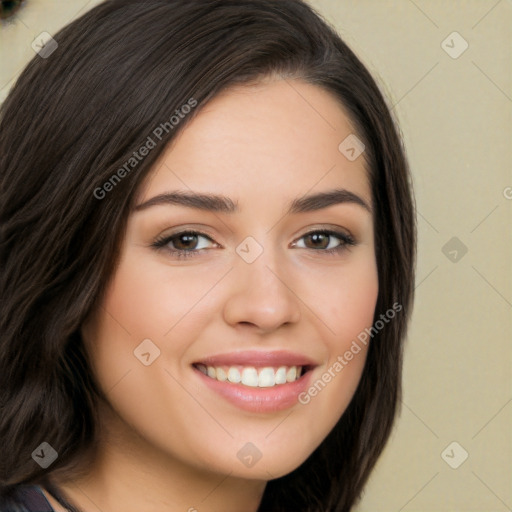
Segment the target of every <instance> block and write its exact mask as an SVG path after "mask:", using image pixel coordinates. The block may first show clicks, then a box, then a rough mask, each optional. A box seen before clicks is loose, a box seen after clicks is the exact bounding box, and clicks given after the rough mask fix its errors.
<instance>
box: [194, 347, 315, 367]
mask: <svg viewBox="0 0 512 512" xmlns="http://www.w3.org/2000/svg"><path fill="white" fill-rule="evenodd" d="M194 364H204V365H206V366H235V365H240V366H316V365H317V363H315V361H313V360H312V359H310V358H309V357H307V356H304V355H302V354H298V353H295V352H290V351H288V350H273V351H262V350H246V351H243V352H229V353H226V354H217V355H213V356H208V357H205V358H203V359H201V360H200V361H196V362H195V363H194Z"/></svg>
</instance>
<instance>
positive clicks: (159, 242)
mask: <svg viewBox="0 0 512 512" xmlns="http://www.w3.org/2000/svg"><path fill="white" fill-rule="evenodd" d="M318 233H321V234H323V235H328V236H334V237H336V238H339V239H340V240H341V242H343V243H341V244H340V245H338V246H336V247H334V248H332V249H309V250H310V251H314V252H322V253H326V254H327V255H328V256H336V255H338V254H340V253H342V252H343V251H345V250H347V248H348V247H350V246H354V245H356V241H355V239H354V238H353V237H352V236H351V235H347V234H346V233H342V232H339V231H333V230H330V229H317V230H313V231H309V232H308V233H305V234H304V235H302V236H301V237H300V238H299V240H300V239H302V238H304V237H306V236H309V235H314V234H318ZM182 235H200V236H203V237H205V238H208V240H210V241H211V242H213V240H212V239H211V237H210V236H209V235H207V234H206V233H202V232H201V231H194V230H187V231H180V232H178V233H174V234H172V235H170V236H164V237H159V238H157V239H156V240H155V241H154V242H153V243H152V244H151V247H153V248H154V249H156V250H165V251H167V252H169V253H171V255H172V256H173V257H176V258H177V259H179V260H181V259H187V258H194V257H196V256H198V254H199V253H200V252H201V251H202V250H203V249H188V250H186V249H169V248H168V247H167V245H168V244H169V243H170V242H171V241H173V240H174V239H176V238H179V237H180V236H182Z"/></svg>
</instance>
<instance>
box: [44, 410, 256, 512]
mask: <svg viewBox="0 0 512 512" xmlns="http://www.w3.org/2000/svg"><path fill="white" fill-rule="evenodd" d="M101 432H102V433H101V435H100V440H99V443H98V444H97V448H96V453H95V455H94V457H93V458H92V463H91V464H90V465H89V467H88V469H87V471H86V472H85V474H84V475H83V476H80V477H78V478H74V479H72V480H69V479H59V477H52V479H51V480H52V482H53V483H55V484H56V485H57V487H58V489H59V490H60V491H61V492H62V494H63V495H64V497H65V498H67V500H68V501H69V502H70V503H71V504H72V505H74V506H75V507H76V508H77V509H79V510H80V511H82V512H90V511H95V512H96V511H97V510H102V511H103V512H114V511H117V510H123V512H140V511H141V510H144V512H185V511H186V512H213V511H218V510H222V511H223V512H240V511H241V510H243V511H244V512H257V510H258V506H259V503H260V502H261V498H262V496H263V491H264V489H265V484H266V482H265V481H262V480H248V479H242V478H235V477H232V476H230V475H229V474H228V475H222V474H219V473H213V472H209V471H206V470H204V469H201V468H195V467H191V466H190V465H187V464H185V463H183V462H182V461H180V460H177V459H176V458H173V457H171V456H169V454H164V453H162V452H161V451H159V450H158V449H157V448H155V447H154V446H152V445H149V444H148V443H147V442H146V441H145V440H143V439H142V438H141V437H140V436H136V435H134V434H133V432H129V431H128V430H127V428H126V426H125V424H124V423H123V422H121V421H120V420H119V418H116V417H115V416H114V415H112V416H111V417H110V418H109V422H108V425H104V426H102V428H101Z"/></svg>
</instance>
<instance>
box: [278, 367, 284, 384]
mask: <svg viewBox="0 0 512 512" xmlns="http://www.w3.org/2000/svg"><path fill="white" fill-rule="evenodd" d="M285 383H286V366H280V367H279V368H278V370H277V372H276V384H285Z"/></svg>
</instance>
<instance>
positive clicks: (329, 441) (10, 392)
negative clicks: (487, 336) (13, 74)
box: [0, 0, 416, 512]
mask: <svg viewBox="0 0 512 512" xmlns="http://www.w3.org/2000/svg"><path fill="white" fill-rule="evenodd" d="M54 39H55V41H56V43H57V45H58V46H56V45H54V44H53V43H52V44H53V47H54V48H55V49H54V50H53V52H52V53H51V55H48V54H46V55H45V56H44V57H45V58H42V57H40V56H36V57H35V58H34V59H33V60H32V61H31V62H30V63H29V65H28V66H27V67H26V69H25V70H24V71H23V73H22V74H21V76H20V78H19V80H18V81H17V83H16V85H15V87H14V88H13V90H12V91H11V93H10V95H9V96H8V98H7V100H6V101H5V103H4V105H3V107H2V111H1V130H0V152H1V155H2V160H1V168H0V180H1V181H0V183H1V189H0V190H1V192H0V194H1V200H0V223H1V268H2V274H1V285H0V286H1V287H0V292H1V296H2V312H1V317H0V322H1V324H0V325H1V327H0V329H1V330H0V379H1V386H0V389H1V393H2V395H1V404H2V415H1V418H0V439H1V441H2V443H3V445H4V446H8V450H7V451H6V453H5V454H4V455H3V460H2V466H1V472H0V495H1V496H2V506H1V507H0V510H10V511H13V510H48V511H51V510H55V511H65V510H71V511H82V512H88V511H89V510H97V509H100V510H102V511H104V512H109V511H111V510H123V511H127V512H128V511H131V510H133V511H145V512H150V511H156V510H158V511H164V510H168V511H176V510H189V511H194V510H197V511H201V512H203V511H208V510H223V511H231V512H235V511H240V512H241V511H244V512H248V511H249V512H250V511H259V512H263V511H271V512H273V511H292V510H293V511H304V512H306V511H308V512H309V511H311V512H313V511H315V512H323V511H346V510H350V509H351V507H352V506H353V505H354V503H356V502H357V499H358V498H359V496H360V494H361V491H362V489H363V486H364V484H365V482H366V481H367V479H368V476H369V474H370V472H371V470H372V468H373V467H374V465H375V463H376V461H377V459H378V457H379V455H380V453H381V452H382V449H383V448H384V446H385V443H386V441H387V440H388V437H389V435H390V432H391V429H392V425H393V421H394V419H395V416H396V413H397V409H398V404H399V401H400V389H401V384H400V383H401V362H402V348H403V341H404V339H405V335H406V329H407V324H408V320H409V317H410V313H411V307H412V300H413V283H414V259H415V240H416V235H415V221H414V207H413V198H412V191H411V186H410V176H409V171H408V167H407V162H406V158H405V155H404V150H403V148H402V145H401V141H400V138H399V135H398V131H397V128H396V127H395V125H394V122H393V120H392V118H391V116H390V112H389V109H388V108H387V106H386V103H385V101H384V99H383V97H382V95H381V93H380V92H379V90H378V88H377V86H376V84H375V82H374V80H373V79H372V78H371V76H370V75H369V73H368V71H367V70H366V69H365V67H364V66H363V65H362V63H361V62H360V61H359V60H358V59H357V57H356V56H355V55H354V54H353V52H352V51H351V50H350V49H349V48H348V47H347V46H346V45H345V44H344V43H343V41H342V40H341V39H340V38H339V36H338V35H337V34H335V32H334V31H333V30H332V29H331V28H330V27H328V25H327V24H326V23H325V22H324V21H323V20H322V19H321V18H320V17H319V16H318V15H317V14H316V13H315V12H314V11H313V10H312V9H311V8H310V7H309V6H308V5H306V4H305V3H303V2H302V1H299V0H281V1H279V2H275V1H272V0H212V1H189V0H187V1H185V0H165V1H164V0H148V1H145V2H139V1H135V0H128V1H126V0H123V1H121V0H107V1H106V2H104V3H102V4H100V5H99V6H97V7H95V8H94V9H92V10H90V11H89V12H88V13H86V14H85V15H83V16H82V17H81V18H79V19H77V20H76V21H74V22H72V23H71V24H70V25H68V26H67V27H65V28H64V29H62V30H61V31H60V32H59V33H57V34H56V35H55V36H54Z"/></svg>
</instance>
